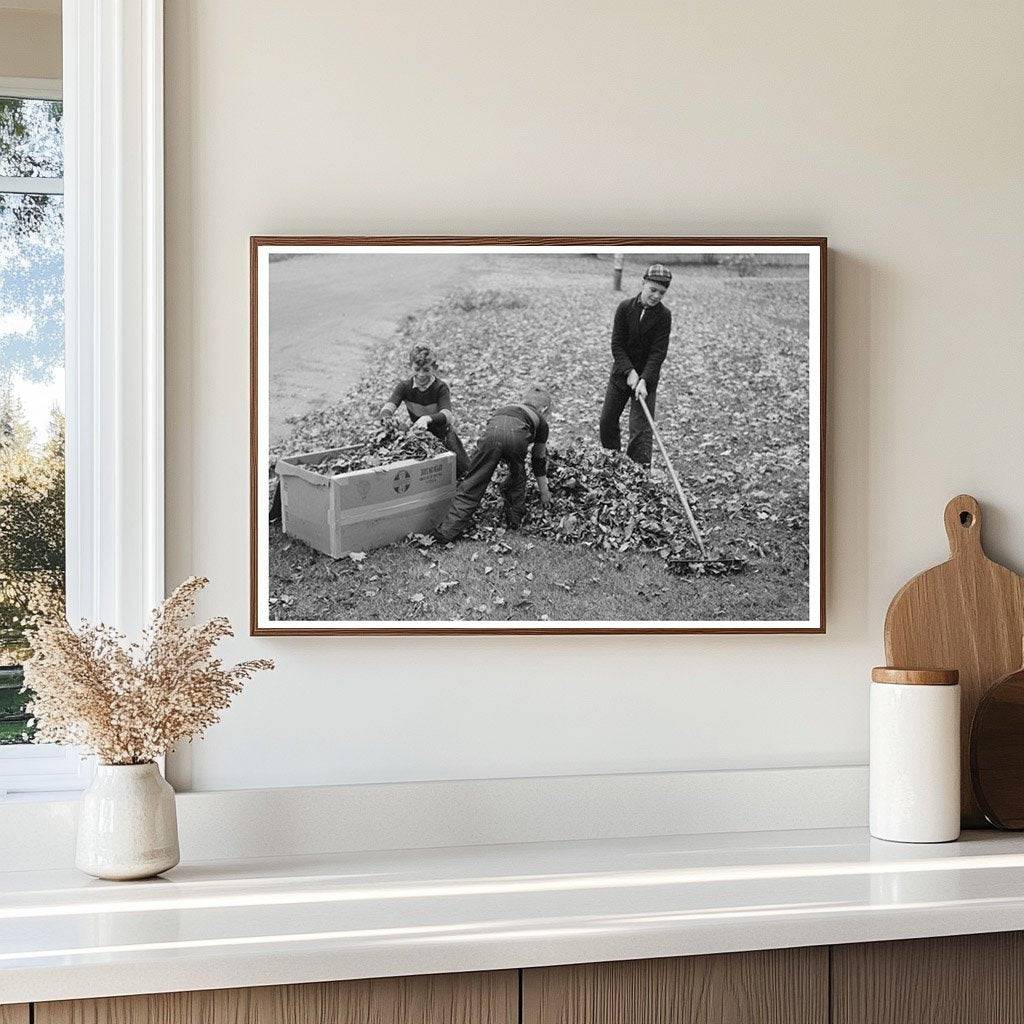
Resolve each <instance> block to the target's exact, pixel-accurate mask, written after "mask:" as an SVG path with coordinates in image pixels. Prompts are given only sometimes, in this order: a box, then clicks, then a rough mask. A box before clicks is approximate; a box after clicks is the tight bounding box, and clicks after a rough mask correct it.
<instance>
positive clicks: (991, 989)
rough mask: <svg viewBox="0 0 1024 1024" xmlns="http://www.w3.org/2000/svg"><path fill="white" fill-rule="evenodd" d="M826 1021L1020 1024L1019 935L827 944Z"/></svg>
mask: <svg viewBox="0 0 1024 1024" xmlns="http://www.w3.org/2000/svg"><path fill="white" fill-rule="evenodd" d="M832 1021H833V1024H1024V933H1021V932H994V933H992V934H989V935H954V936H950V937H947V938H939V939H907V940H905V941H902V942H863V943H856V944H852V945H848V946H833V947H832Z"/></svg>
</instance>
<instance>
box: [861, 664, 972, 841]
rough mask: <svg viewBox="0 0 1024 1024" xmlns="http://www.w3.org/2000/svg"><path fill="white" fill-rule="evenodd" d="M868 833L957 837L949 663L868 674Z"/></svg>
mask: <svg viewBox="0 0 1024 1024" xmlns="http://www.w3.org/2000/svg"><path fill="white" fill-rule="evenodd" d="M870 762H871V764H870V823H871V835H873V836H874V837H875V838H876V839H888V840H891V841H893V842H897V843H948V842H950V841H951V840H953V839H956V838H958V837H959V835H960V684H959V675H958V673H957V672H956V671H955V670H952V669H896V668H876V669H874V670H873V671H872V673H871V755H870Z"/></svg>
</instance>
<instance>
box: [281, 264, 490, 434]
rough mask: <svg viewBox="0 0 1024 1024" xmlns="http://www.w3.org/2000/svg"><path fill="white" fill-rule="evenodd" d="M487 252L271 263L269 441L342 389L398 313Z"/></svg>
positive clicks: (467, 271)
mask: <svg viewBox="0 0 1024 1024" xmlns="http://www.w3.org/2000/svg"><path fill="white" fill-rule="evenodd" d="M486 261H487V257H486V256H480V257H476V256H473V255H452V256H441V257H439V256H437V255H436V254H435V255H420V254H417V253H405V252H401V251H398V252H396V253H394V254H391V253H382V254H380V255H374V254H369V253H361V254H358V255H351V256H349V255H346V254H320V253H312V254H308V255H305V254H303V255H299V256H294V257H291V258H289V259H285V260H275V261H274V262H273V263H272V264H271V268H270V445H271V447H273V446H274V444H275V442H276V441H278V440H280V439H281V438H282V437H283V436H284V435H286V434H287V433H288V424H287V420H288V419H289V417H292V416H301V415H303V414H304V413H307V412H310V411H311V410H313V409H317V408H319V407H321V406H323V405H324V404H326V403H328V402H331V401H334V400H336V399H337V398H338V396H339V395H342V394H344V393H345V392H346V391H347V390H348V389H349V387H350V386H351V385H352V382H353V381H354V380H355V378H356V377H357V376H358V375H359V371H360V370H361V368H362V367H363V365H364V363H365V361H366V360H367V358H368V357H369V356H370V354H371V352H372V351H373V348H374V346H375V345H377V344H379V343H380V342H382V341H385V340H387V339H388V338H389V337H390V336H391V334H392V332H393V331H394V330H395V327H396V326H397V325H398V324H399V323H400V322H401V320H402V318H403V317H404V316H407V315H408V314H410V313H415V312H416V311H417V310H419V309H422V308H423V307H424V306H426V305H428V304H429V303H431V302H433V301H435V300H436V299H438V298H440V297H441V296H442V295H443V294H444V293H445V292H447V291H449V290H450V289H451V288H453V287H455V286H456V285H458V283H459V281H460V280H463V279H465V278H468V277H469V276H470V275H471V274H472V272H473V271H474V270H476V269H477V268H478V267H479V268H483V267H484V266H485V265H486Z"/></svg>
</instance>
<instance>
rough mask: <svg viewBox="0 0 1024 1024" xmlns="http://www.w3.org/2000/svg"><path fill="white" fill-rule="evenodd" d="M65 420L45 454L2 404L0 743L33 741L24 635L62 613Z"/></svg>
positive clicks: (56, 419)
mask: <svg viewBox="0 0 1024 1024" xmlns="http://www.w3.org/2000/svg"><path fill="white" fill-rule="evenodd" d="M63 600H64V417H63V416H62V415H61V414H60V413H58V412H56V411H55V412H54V413H53V416H52V419H51V423H50V431H49V435H48V436H47V438H46V441H45V442H44V443H43V445H42V446H41V447H39V448H37V447H35V446H33V444H32V432H31V429H30V428H29V426H28V423H27V421H26V419H25V415H24V412H23V411H22V408H21V405H20V403H19V402H18V400H17V399H16V398H15V397H13V396H12V395H11V394H10V393H7V394H5V395H3V396H2V397H0V743H20V742H24V741H25V739H28V738H31V728H29V727H28V724H27V723H28V716H27V715H26V714H25V713H24V701H25V695H24V694H22V693H21V692H20V689H21V670H20V668H18V667H17V666H18V665H19V664H20V663H21V662H22V661H24V659H25V658H26V657H27V656H28V654H29V653H30V652H29V648H28V644H27V642H26V637H25V630H26V627H27V626H28V625H29V624H30V622H31V619H32V617H33V616H35V615H38V614H40V613H56V614H63Z"/></svg>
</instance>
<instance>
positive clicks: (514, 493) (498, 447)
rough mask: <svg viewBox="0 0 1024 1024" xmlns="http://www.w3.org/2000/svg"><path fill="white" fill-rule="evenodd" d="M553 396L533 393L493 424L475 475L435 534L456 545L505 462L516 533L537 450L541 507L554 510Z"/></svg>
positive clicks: (472, 468)
mask: <svg viewBox="0 0 1024 1024" xmlns="http://www.w3.org/2000/svg"><path fill="white" fill-rule="evenodd" d="M550 413H551V396H550V395H549V394H548V393H547V391H545V390H544V389H543V388H539V387H533V388H530V389H529V390H528V391H527V392H526V393H525V394H524V395H523V397H522V399H521V400H520V401H519V402H518V403H516V404H514V405H505V406H502V407H501V408H500V409H498V410H497V411H496V412H495V413H494V415H493V416H491V418H490V419H489V420H488V421H487V426H486V428H485V429H484V436H483V437H482V438H480V443H479V444H478V445H477V446H476V451H474V452H473V458H472V460H471V461H470V464H469V472H468V473H467V474H466V476H465V478H464V479H463V480H462V482H461V483H460V484H459V487H458V490H457V491H456V492H455V497H454V498H453V499H452V503H451V507H450V508H449V509H448V514H447V515H446V516H445V517H444V520H443V521H442V523H441V525H440V526H438V527H437V529H436V530H435V531H434V535H435V536H436V537H438V539H440V540H444V541H449V540H454V539H455V538H456V537H458V536H459V534H461V533H464V532H465V530H466V529H467V527H468V526H469V521H470V519H471V518H472V516H473V513H474V512H475V511H476V510H477V508H479V506H480V502H481V501H483V497H484V492H485V491H486V490H487V485H488V484H489V483H490V482H491V477H493V476H494V471H495V470H496V469H497V468H498V466H499V465H500V464H501V463H502V462H504V463H505V465H506V466H508V479H507V480H506V482H505V484H504V486H503V487H502V489H501V490H502V495H503V496H504V498H505V522H506V524H507V525H508V527H509V528H510V529H513V530H516V529H518V528H519V526H520V525H521V524H522V521H523V516H524V515H525V514H526V453H527V451H528V450H529V449H530V447H531V445H532V452H531V454H530V465H531V468H532V469H533V475H534V476H535V477H536V478H537V489H538V490H539V491H540V501H541V504H542V505H543V506H544V507H545V508H546V507H547V506H548V505H549V504H551V492H550V491H549V490H548V477H547V441H548V420H547V417H548V416H549V415H550Z"/></svg>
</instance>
